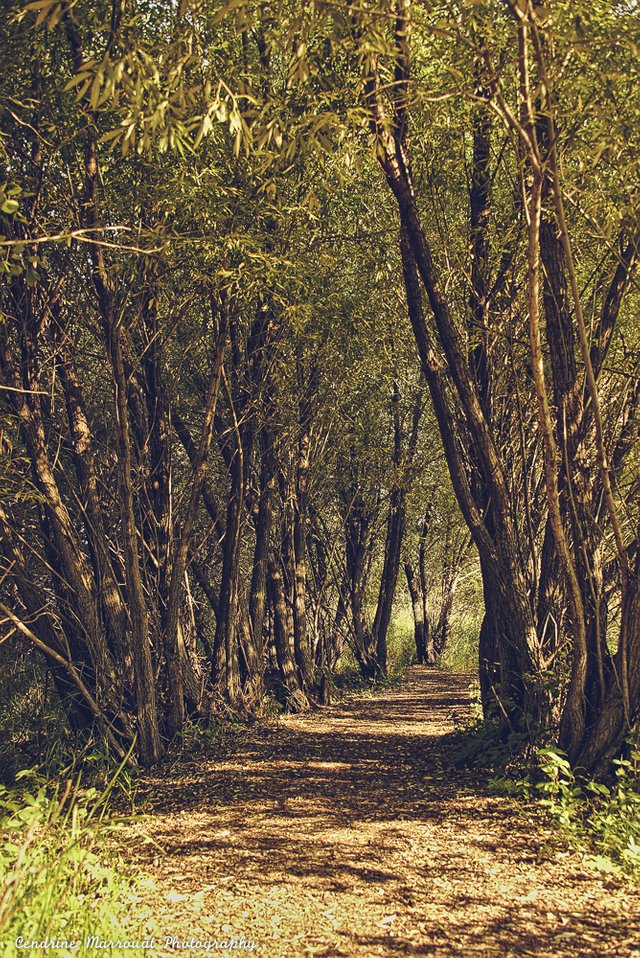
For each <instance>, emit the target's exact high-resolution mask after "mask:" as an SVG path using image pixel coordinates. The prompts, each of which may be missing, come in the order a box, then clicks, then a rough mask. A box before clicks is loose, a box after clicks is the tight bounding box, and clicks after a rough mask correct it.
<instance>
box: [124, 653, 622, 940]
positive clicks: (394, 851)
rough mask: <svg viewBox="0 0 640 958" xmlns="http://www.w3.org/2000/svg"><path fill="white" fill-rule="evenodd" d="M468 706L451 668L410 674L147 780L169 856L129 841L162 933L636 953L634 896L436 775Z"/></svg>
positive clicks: (510, 815) (505, 811)
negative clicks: (150, 885)
mask: <svg viewBox="0 0 640 958" xmlns="http://www.w3.org/2000/svg"><path fill="white" fill-rule="evenodd" d="M467 699H468V694H467V682H466V681H465V680H464V679H463V678H460V677H455V676H451V675H447V674H444V673H438V672H428V671H427V670H425V669H420V668H412V669H409V671H408V673H407V681H406V683H405V685H404V686H403V687H402V688H400V689H397V690H392V691H387V692H385V693H383V694H380V695H377V696H375V697H366V696H361V697H358V698H354V699H351V700H349V702H348V703H347V704H343V705H340V706H336V707H331V708H327V709H324V710H322V711H320V712H315V713H312V714H309V715H305V716H297V717H291V718H287V719H285V720H283V722H282V724H279V725H277V727H273V728H262V729H259V730H258V731H257V732H255V733H254V734H252V735H251V736H250V737H249V739H248V740H247V741H244V740H242V741H241V744H240V745H239V746H238V748H237V749H235V750H234V751H233V753H232V754H230V755H228V756H226V757H225V758H223V759H220V758H219V757H218V758H217V759H215V760H213V759H212V760H210V761H209V760H206V761H205V760H203V761H200V762H198V763H197V764H196V763H190V764H188V765H187V764H182V765H180V766H179V767H177V768H175V769H174V772H173V776H174V777H169V778H166V777H164V778H149V779H147V780H146V782H145V787H144V792H145V795H146V803H145V812H147V813H150V814H151V815H152V817H151V818H150V819H147V820H146V821H145V823H144V825H143V826H141V827H142V828H143V830H144V831H145V832H146V833H147V834H148V835H150V836H152V837H153V839H154V840H155V841H157V842H158V843H159V844H160V845H161V846H162V847H163V848H164V849H165V850H166V854H160V853H159V852H158V851H157V849H154V846H152V845H149V844H146V845H141V844H139V843H138V842H136V841H135V840H134V842H133V846H130V847H132V851H133V853H134V854H135V855H136V857H137V860H138V861H140V858H142V863H143V865H145V866H146V867H147V868H148V869H149V871H151V872H152V873H153V875H154V877H155V879H156V891H155V892H154V893H152V897H153V909H154V913H155V918H156V920H157V923H158V927H159V928H160V929H161V931H162V934H167V935H169V934H170V935H175V936H177V937H179V938H180V940H184V939H188V938H191V937H195V938H200V939H201V940H211V939H216V938H217V939H225V938H227V939H228V938H230V937H232V936H236V938H240V936H244V937H245V939H246V940H247V941H251V940H253V941H254V942H255V950H254V951H253V952H252V953H253V954H254V955H259V956H261V958H294V956H301V958H304V956H309V958H313V956H316V958H325V956H326V958H329V956H348V958H352V956H353V958H360V956H362V958H364V956H380V955H383V956H396V955H413V956H417V955H435V956H442V958H446V956H454V955H455V956H461V958H471V956H476V955H478V956H479V955H482V956H486V958H489V956H491V958H493V956H502V955H509V956H511V955H513V956H516V955H517V956H524V955H536V956H541V958H542V956H549V958H564V956H571V958H573V956H576V958H577V956H582V958H587V956H593V958H603V956H609V955H611V956H616V958H622V956H636V958H640V897H639V896H638V895H636V894H634V893H631V892H630V891H629V890H628V889H626V888H625V887H624V886H623V885H621V884H620V883H618V882H617V881H614V880H611V879H610V878H609V877H608V876H607V875H603V874H600V873H598V872H596V871H593V870H589V869H587V868H586V867H585V866H583V864H582V862H581V856H580V855H578V854H574V853H571V852H568V851H567V850H566V849H563V848H562V845H561V844H560V843H559V842H558V839H557V837H556V836H555V835H554V834H553V832H552V831H551V830H550V829H548V828H547V827H545V826H544V824H543V823H542V822H541V819H540V816H539V814H538V813H536V812H535V810H532V809H518V807H517V806H516V804H515V803H514V802H513V801H512V800H509V799H505V798H499V797H495V796H491V795H489V794H486V793H485V792H483V790H482V788H481V787H479V786H478V784H477V781H476V780H475V779H474V777H473V776H471V775H470V774H468V773H465V772H460V771H455V770H452V769H451V768H450V766H449V763H448V756H447V754H446V748H445V744H444V742H443V736H444V735H445V733H447V732H449V731H451V729H452V727H453V723H454V719H455V717H456V715H461V714H464V712H465V709H466V702H467ZM150 894H151V893H150ZM165 953H166V954H169V953H175V952H172V951H171V950H169V949H167V950H166V951H164V950H162V949H161V950H160V951H159V952H158V951H157V952H155V954H165ZM180 953H181V954H194V955H197V954H204V951H198V950H197V949H192V950H186V951H185V950H182V951H181V952H180ZM215 953H217V954H221V952H220V951H218V952H215ZM224 953H225V954H226V952H224ZM228 953H229V954H235V955H238V954H243V953H246V952H244V951H241V950H240V949H235V950H234V951H230V952H228Z"/></svg>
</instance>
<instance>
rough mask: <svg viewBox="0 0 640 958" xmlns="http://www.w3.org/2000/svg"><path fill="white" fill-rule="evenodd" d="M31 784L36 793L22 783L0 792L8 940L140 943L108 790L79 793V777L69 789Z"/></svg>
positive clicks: (1, 919)
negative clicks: (111, 839) (114, 842)
mask: <svg viewBox="0 0 640 958" xmlns="http://www.w3.org/2000/svg"><path fill="white" fill-rule="evenodd" d="M24 777H25V776H24V775H23V776H21V778H22V779H23V780H24ZM31 779H32V781H33V783H34V786H35V787H31V788H28V787H27V786H26V785H25V784H24V781H21V782H20V784H18V785H16V786H15V787H14V788H12V789H7V788H5V787H4V786H1V787H0V838H1V841H0V933H1V934H2V939H3V941H5V942H8V943H13V942H14V941H15V939H16V938H17V937H18V936H22V938H23V939H24V940H42V939H45V938H47V937H49V938H55V939H59V940H64V939H67V940H69V941H74V940H75V941H80V942H83V941H84V939H85V937H86V936H87V935H95V934H99V935H100V937H101V938H102V937H106V938H113V939H118V938H120V939H124V938H127V939H131V938H132V937H139V938H140V939H141V940H142V939H143V938H144V937H145V931H146V927H145V925H144V921H143V919H142V918H140V917H139V916H137V917H132V912H131V906H132V904H133V903H135V902H136V901H137V896H136V891H135V880H134V879H133V878H132V877H130V871H129V873H127V872H126V871H125V870H123V867H122V863H121V862H120V861H119V860H118V858H117V857H116V854H115V852H113V851H109V844H108V835H109V832H110V831H111V830H113V829H114V828H115V827H116V826H117V822H116V820H115V819H111V818H109V816H108V797H109V792H110V789H109V788H107V789H105V790H104V791H103V792H102V793H100V792H98V791H97V790H96V789H95V788H88V789H82V788H81V786H80V779H79V778H78V779H77V780H76V781H75V783H72V781H71V780H67V782H66V784H65V785H64V786H63V785H51V784H48V783H45V782H43V780H42V779H41V778H37V777H34V776H33V775H32V776H31ZM125 922H126V934H125ZM8 947H9V950H8V951H6V952H5V954H7V955H12V954H13V951H12V950H11V949H12V947H13V945H12V944H11V945H8ZM23 953H24V950H23V951H16V954H23ZM57 953H59V954H61V955H66V956H69V955H73V954H77V953H78V949H77V947H76V948H75V949H74V948H64V947H62V948H61V949H58V951H57ZM112 954H118V955H120V954H121V955H124V954H125V951H123V950H115V951H113V952H112Z"/></svg>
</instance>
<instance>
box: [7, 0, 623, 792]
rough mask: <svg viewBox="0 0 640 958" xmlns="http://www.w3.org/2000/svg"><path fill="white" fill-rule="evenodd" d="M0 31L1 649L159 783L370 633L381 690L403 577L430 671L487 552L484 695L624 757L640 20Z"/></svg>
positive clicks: (16, 0) (587, 763)
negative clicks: (204, 726) (196, 748)
mask: <svg viewBox="0 0 640 958" xmlns="http://www.w3.org/2000/svg"><path fill="white" fill-rule="evenodd" d="M2 27H3V35H4V37H5V42H4V44H3V50H2V57H3V64H2V70H0V73H1V75H2V80H1V81H0V105H1V106H2V111H1V113H0V163H1V165H2V172H0V249H2V250H3V253H2V258H0V266H1V273H2V283H1V285H0V467H1V471H0V619H1V622H2V627H3V635H2V638H3V640H5V639H6V640H7V641H9V640H10V642H11V645H7V644H6V643H5V641H2V642H1V643H0V645H2V647H3V651H2V656H3V659H4V658H5V657H6V658H7V659H10V660H11V661H12V662H15V661H16V660H19V659H20V656H21V655H22V654H23V649H24V648H27V649H28V650H29V652H28V653H27V654H28V655H29V656H30V657H31V661H33V660H35V659H37V660H38V661H39V662H40V666H41V674H42V675H43V676H44V673H45V671H46V673H47V680H46V681H45V680H44V678H43V680H42V686H43V687H44V688H48V687H49V685H48V684H47V682H48V679H49V677H50V678H51V680H52V683H51V684H53V685H54V686H55V689H56V693H57V697H58V701H59V702H60V704H61V705H62V708H63V710H64V712H65V715H66V721H67V724H68V725H69V727H70V728H71V729H72V730H73V731H74V732H76V733H77V735H78V736H79V737H81V738H84V739H86V738H87V737H88V736H90V734H91V733H92V732H94V731H95V730H98V732H99V734H100V736H101V737H102V739H103V741H104V742H106V744H107V745H108V748H109V750H110V752H111V753H112V754H115V755H118V756H123V755H125V754H127V752H128V750H129V748H130V746H131V745H132V743H134V742H135V759H136V760H137V761H138V762H139V764H140V765H141V766H145V767H150V766H153V765H154V764H155V763H156V762H157V761H159V760H160V759H161V758H162V756H163V754H164V753H165V751H166V747H167V744H168V743H169V742H171V741H172V740H174V739H175V738H176V737H178V738H179V737H180V735H181V734H182V732H183V730H184V728H185V725H187V724H188V723H190V722H193V721H196V722H199V721H201V720H204V721H206V720H207V719H208V718H210V717H211V716H212V715H216V716H219V715H234V716H239V715H240V716H243V717H250V716H253V715H255V714H256V713H260V711H261V710H262V709H263V707H264V704H265V701H266V700H267V699H268V697H269V696H270V695H275V696H276V697H277V698H278V699H279V700H280V702H281V703H282V704H283V705H285V706H286V708H288V709H290V710H292V711H295V710H304V709H306V708H308V707H309V706H310V705H312V704H313V703H315V702H324V701H326V698H327V690H328V688H329V687H330V685H331V680H332V676H333V673H334V672H335V670H336V665H337V663H338V662H339V660H340V659H341V657H344V652H345V650H346V649H347V648H348V649H349V650H350V652H351V653H352V655H353V657H354V659H355V661H356V662H357V666H358V667H359V669H360V671H361V672H362V674H363V676H365V678H367V679H372V678H376V677H379V676H383V675H384V674H385V673H386V672H387V669H388V665H389V640H390V631H389V630H390V623H391V622H392V618H393V616H392V613H393V604H394V598H395V597H396V596H397V595H398V594H399V591H400V588H404V581H405V579H406V588H407V590H408V593H409V594H410V598H411V607H412V608H413V612H414V616H415V631H416V638H417V645H418V653H419V654H418V658H419V660H421V661H422V660H425V661H427V662H429V661H433V659H434V656H435V653H436V652H437V651H438V649H439V648H440V647H441V645H442V644H443V643H444V642H445V641H446V637H447V634H448V631H447V630H448V624H447V615H448V610H450V604H451V601H452V593H453V585H452V584H451V583H455V581H456V576H457V575H458V572H459V568H458V567H457V559H456V560H455V561H453V564H452V561H451V557H452V556H453V557H456V556H460V557H464V555H465V550H467V552H468V551H469V549H471V552H472V556H473V561H474V562H475V582H476V586H477V589H476V593H477V594H476V596H475V599H476V601H475V603H474V605H475V606H476V607H478V608H480V609H481V613H482V622H481V623H480V622H478V628H477V631H476V635H477V638H478V643H479V675H480V684H481V690H482V699H483V707H484V711H485V716H486V717H487V718H488V719H491V720H492V721H493V722H494V723H495V724H496V725H498V726H499V729H498V733H499V734H500V735H501V736H502V737H503V738H507V737H508V736H509V735H512V734H513V733H515V735H517V736H527V737H529V738H531V739H535V738H536V737H538V738H539V737H542V738H544V739H546V740H547V741H553V742H555V743H556V744H559V745H560V747H561V748H562V749H563V750H564V751H566V752H567V754H568V756H569V760H570V761H571V763H572V765H573V766H574V767H575V768H579V769H582V770H584V771H585V772H586V773H587V774H588V775H590V776H592V777H601V778H604V777H606V776H607V775H608V774H609V773H610V772H611V768H612V762H613V760H615V758H616V757H618V756H620V754H621V753H622V752H623V751H624V749H625V748H626V743H627V741H628V740H629V738H630V736H631V735H632V734H633V732H634V730H635V728H636V723H637V716H638V708H639V703H640V495H639V491H640V468H639V460H638V449H639V447H640V446H639V439H640V375H639V370H638V362H637V356H638V346H639V341H640V331H639V328H638V315H639V306H640V285H639V284H638V277H637V269H636V267H637V262H638V254H639V252H640V212H639V211H640V189H639V184H640V177H639V175H638V171H639V170H640V160H639V158H638V155H637V148H636V138H635V137H634V136H633V131H634V130H635V129H636V128H637V124H638V116H640V102H639V100H638V96H639V91H640V76H639V74H638V62H639V61H638V56H637V50H638V36H639V35H640V23H639V20H638V10H637V4H635V3H630V2H623V0H616V2H611V0H598V2H588V3H587V2H584V3H580V4H576V3H575V2H573V0H572V2H567V0H562V2H560V0H558V2H553V3H545V2H542V0H480V2H475V0H474V2H466V0H458V2H453V3H448V2H445V0H443V2H439V0H438V2H434V3H433V4H431V3H429V4H412V3H411V2H410V0H389V2H387V0H384V2H379V3H378V2H374V3H371V4H368V3H365V4H359V3H355V2H351V0H345V2H344V3H343V2H342V0H337V2H334V0H322V2H318V3H316V2H313V3H307V2H304V0H303V2H300V0H279V2H277V3H274V5H273V9H272V6H271V4H269V3H257V4H254V3H251V2H246V3H245V2H241V0H227V2H217V0H204V2H200V0H180V2H177V3H174V4H172V5H171V7H170V10H169V12H168V13H167V14H166V16H165V13H164V11H162V10H161V9H160V7H159V5H155V4H153V3H151V4H148V3H144V2H133V0H131V2H130V0H111V2H109V0H100V2H97V0H35V2H32V3H24V2H22V0H10V2H9V3H7V4H5V5H4V11H3V20H2ZM452 513H453V514H454V515H455V516H456V523H457V528H456V529H454V535H453V537H452V541H451V543H450V546H447V545H446V542H447V540H446V535H444V530H445V529H446V528H447V522H448V517H450V516H451V514H452ZM454 525H455V523H454ZM434 535H435V536H436V538H437V539H439V542H440V545H441V547H442V548H441V553H445V554H444V555H442V554H441V556H440V560H439V561H438V562H434V560H433V555H430V556H429V558H428V559H427V560H426V561H425V559H424V554H425V553H424V549H423V546H424V539H425V537H433V536H434ZM467 542H470V543H471V545H470V546H468V545H467ZM434 576H435V578H439V579H440V581H441V583H442V585H443V588H442V589H441V601H440V611H438V610H437V609H435V608H434V605H433V603H432V602H431V603H429V602H428V601H426V600H425V595H426V591H428V582H427V579H428V578H429V577H431V579H433V578H434ZM425 590H426V591H425ZM432 593H433V590H432ZM408 604H409V603H408V600H407V605H408ZM440 613H442V614H440ZM428 626H432V628H428Z"/></svg>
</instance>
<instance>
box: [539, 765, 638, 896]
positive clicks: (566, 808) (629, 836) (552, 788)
mask: <svg viewBox="0 0 640 958" xmlns="http://www.w3.org/2000/svg"><path fill="white" fill-rule="evenodd" d="M538 763H539V773H540V775H541V776H542V777H541V779H540V780H538V781H533V782H532V781H531V780H529V781H528V783H527V784H528V787H529V789H530V790H531V791H532V792H534V793H537V794H538V795H540V796H541V804H542V805H543V806H544V807H545V808H547V809H548V811H549V813H550V815H551V816H552V818H553V819H554V821H556V822H557V823H558V825H559V826H560V828H561V829H562V831H563V832H564V833H565V834H566V835H568V836H570V837H571V838H572V839H573V840H575V841H576V842H578V843H580V844H582V845H584V844H585V843H586V844H587V845H588V846H589V847H590V848H591V850H592V851H593V853H594V855H593V857H592V858H591V860H592V862H593V864H595V865H596V866H597V867H598V868H600V869H601V870H603V871H619V872H621V873H623V874H626V875H629V876H630V877H631V878H633V879H634V881H636V882H640V787H639V778H638V771H639V765H640V752H638V751H637V750H636V749H635V748H631V749H630V751H629V757H628V758H620V759H616V760H614V763H613V764H614V769H615V772H614V775H613V780H612V781H610V782H609V783H608V784H605V783H604V782H594V781H588V780H587V781H585V780H584V779H582V778H581V777H580V776H579V775H578V774H577V773H576V771H575V770H574V769H573V768H572V767H571V764H570V762H569V761H568V759H567V756H566V755H565V754H564V752H562V751H560V750H559V749H556V748H546V749H540V751H539V753H538ZM536 777H538V776H536Z"/></svg>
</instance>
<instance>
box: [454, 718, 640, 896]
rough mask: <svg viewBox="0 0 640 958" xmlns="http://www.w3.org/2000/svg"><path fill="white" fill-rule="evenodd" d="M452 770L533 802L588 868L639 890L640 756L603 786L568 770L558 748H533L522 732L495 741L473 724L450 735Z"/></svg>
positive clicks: (632, 754) (621, 765)
mask: <svg viewBox="0 0 640 958" xmlns="http://www.w3.org/2000/svg"><path fill="white" fill-rule="evenodd" d="M451 738H452V752H453V754H454V761H455V764H457V765H464V766H466V767H471V768H476V769H480V768H482V769H485V770H490V771H491V772H492V773H493V774H492V777H490V778H489V780H488V784H489V787H490V789H491V790H492V791H494V792H496V793H498V794H502V795H509V796H513V797H515V798H521V799H525V800H528V801H537V802H539V804H540V805H541V806H542V807H543V808H544V809H546V811H547V813H548V814H549V816H550V817H551V819H552V820H553V821H554V822H555V823H556V825H557V826H558V828H559V830H560V831H561V832H562V833H563V835H564V836H565V838H566V839H567V840H568V841H569V842H570V844H571V845H572V847H574V848H575V849H579V850H582V851H583V852H584V851H586V853H587V859H588V861H589V863H590V864H592V865H594V866H595V867H597V868H598V869H599V870H600V871H604V872H611V873H615V874H618V875H621V876H625V877H627V878H629V879H631V880H632V881H633V882H635V883H639V884H640V750H638V749H637V748H634V747H633V746H632V744H631V743H628V753H627V754H628V757H626V758H620V759H617V760H616V761H615V762H614V763H613V769H614V770H613V774H612V778H611V780H610V781H609V782H608V783H604V782H596V781H590V780H588V779H586V778H584V777H581V776H580V775H579V774H577V773H576V771H574V770H573V769H572V767H571V765H570V763H569V760H568V758H567V756H566V754H565V753H564V752H562V751H561V750H560V749H558V748H554V747H545V748H541V747H538V748H534V747H533V746H531V744H530V742H529V738H528V736H526V735H525V734H518V733H512V734H511V735H509V736H508V737H507V738H506V739H500V737H499V735H498V725H497V723H496V724H494V723H491V722H485V721H477V722H476V723H474V725H472V726H471V727H469V728H467V729H466V730H464V731H458V732H456V733H454V735H453V736H452V737H451Z"/></svg>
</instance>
